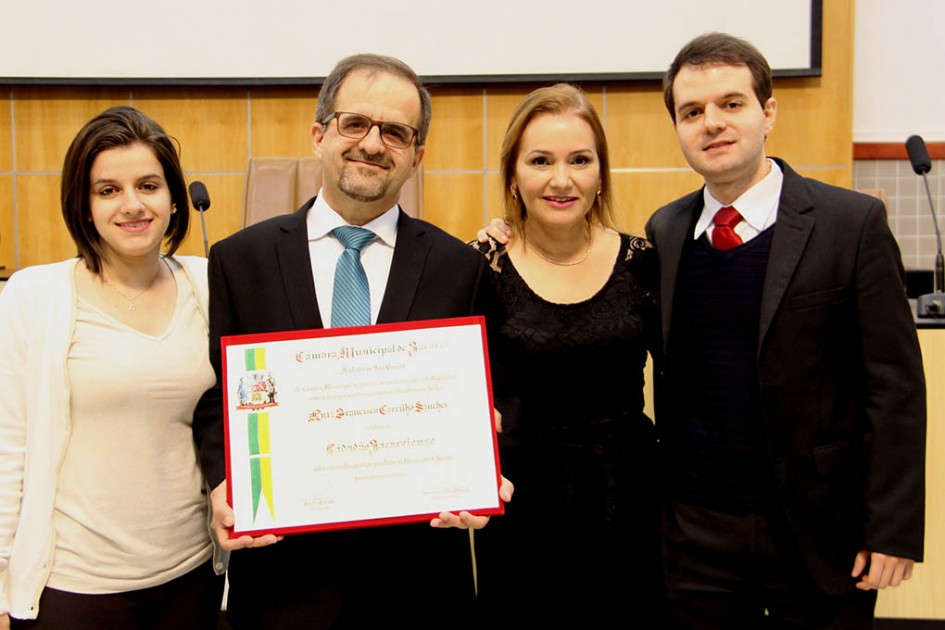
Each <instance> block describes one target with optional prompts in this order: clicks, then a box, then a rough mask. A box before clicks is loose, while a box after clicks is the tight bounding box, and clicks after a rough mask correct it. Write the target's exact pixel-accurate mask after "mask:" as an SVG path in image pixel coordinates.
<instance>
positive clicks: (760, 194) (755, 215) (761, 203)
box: [693, 158, 784, 239]
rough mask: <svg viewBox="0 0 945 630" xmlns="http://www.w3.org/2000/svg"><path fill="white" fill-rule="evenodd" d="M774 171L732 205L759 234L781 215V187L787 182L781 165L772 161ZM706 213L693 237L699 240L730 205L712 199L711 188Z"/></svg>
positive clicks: (706, 197)
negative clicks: (717, 213)
mask: <svg viewBox="0 0 945 630" xmlns="http://www.w3.org/2000/svg"><path fill="white" fill-rule="evenodd" d="M768 164H770V165H771V170H769V171H768V174H767V175H765V176H764V178H763V179H762V180H761V181H760V182H758V183H757V184H755V185H754V186H752V187H751V188H749V189H748V190H746V191H745V192H743V193H742V194H741V196H739V197H738V199H736V200H735V201H733V202H732V203H731V204H728V205H731V206H733V207H734V208H736V209H737V210H738V213H739V214H740V215H742V219H744V220H745V222H747V223H748V225H750V226H751V227H752V228H753V229H754V230H755V231H756V232H763V231H764V230H766V229H767V228H769V227H770V226H772V225H774V222H775V220H776V219H777V214H778V202H779V200H780V199H781V184H782V183H783V182H784V173H783V172H782V171H781V167H780V166H778V163H777V162H775V161H774V160H772V159H770V158H769V159H768ZM702 203H703V208H702V214H701V215H700V216H699V220H698V221H697V222H696V229H695V232H694V234H693V237H694V238H696V239H698V238H699V237H701V236H702V234H703V233H704V232H705V231H706V230H707V229H708V228H709V226H710V225H712V217H714V216H715V213H716V212H718V211H719V208H721V207H722V206H724V205H726V204H723V203H722V202H721V201H719V200H718V199H716V198H715V197H713V196H712V194H711V193H710V192H709V187H708V186H706V187H704V188H703V189H702Z"/></svg>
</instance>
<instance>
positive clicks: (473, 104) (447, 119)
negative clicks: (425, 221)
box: [423, 86, 484, 212]
mask: <svg viewBox="0 0 945 630" xmlns="http://www.w3.org/2000/svg"><path fill="white" fill-rule="evenodd" d="M430 95H431V97H432V101H433V119H432V121H431V123H430V133H429V135H428V136H427V141H426V154H425V155H424V158H423V166H424V177H426V175H427V172H429V171H441V170H449V171H457V170H479V171H481V170H482V168H483V164H484V153H483V92H482V90H481V89H476V88H474V87H469V88H448V87H436V86H434V87H433V88H431V89H430ZM480 196H481V195H480ZM425 211H426V208H424V212H425Z"/></svg>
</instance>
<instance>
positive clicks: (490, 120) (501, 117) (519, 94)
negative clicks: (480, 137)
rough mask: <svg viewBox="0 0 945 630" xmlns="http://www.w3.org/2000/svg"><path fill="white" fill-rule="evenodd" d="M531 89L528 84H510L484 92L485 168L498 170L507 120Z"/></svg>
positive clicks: (507, 124)
mask: <svg viewBox="0 0 945 630" xmlns="http://www.w3.org/2000/svg"><path fill="white" fill-rule="evenodd" d="M530 91H531V90H530V89H529V86H510V87H496V88H491V87H490V88H489V89H488V91H487V93H486V111H485V116H484V120H485V127H486V129H485V146H484V147H483V150H484V151H485V154H486V168H487V169H488V170H489V171H498V170H499V157H500V155H499V154H500V152H501V151H502V140H503V139H504V138H505V130H506V128H508V126H509V120H511V118H512V114H513V113H514V112H515V108H516V107H518V104H519V103H520V102H521V101H522V99H523V98H525V95H526V94H528V93H529V92H530Z"/></svg>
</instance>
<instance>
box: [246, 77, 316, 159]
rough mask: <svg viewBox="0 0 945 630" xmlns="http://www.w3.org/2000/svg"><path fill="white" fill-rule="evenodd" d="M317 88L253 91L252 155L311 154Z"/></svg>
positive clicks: (251, 116)
mask: <svg viewBox="0 0 945 630" xmlns="http://www.w3.org/2000/svg"><path fill="white" fill-rule="evenodd" d="M317 94H318V89H317V88H316V87H313V86H304V87H287V88H253V89H252V91H251V92H250V101H249V108H250V115H249V121H250V155H251V156H252V157H257V156H261V157H309V156H311V155H312V135H311V129H312V123H313V122H315V106H316V104H317V98H316V97H317Z"/></svg>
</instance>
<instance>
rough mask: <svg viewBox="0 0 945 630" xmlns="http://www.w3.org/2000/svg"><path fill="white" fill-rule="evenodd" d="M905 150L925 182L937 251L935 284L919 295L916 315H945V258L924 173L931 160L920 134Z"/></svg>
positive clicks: (910, 141)
mask: <svg viewBox="0 0 945 630" xmlns="http://www.w3.org/2000/svg"><path fill="white" fill-rule="evenodd" d="M906 152H907V153H908V154H909V161H910V162H911V163H912V170H913V171H915V174H916V175H921V176H922V180H923V181H924V182H925V192H926V194H927V195H928V197H929V209H930V210H931V211H932V225H933V226H935V242H936V244H937V245H938V253H937V254H936V255H935V286H934V287H933V292H932V293H927V294H925V295H920V296H919V301H918V303H917V304H916V315H917V316H919V317H945V259H943V258H942V234H941V232H939V230H938V218H937V216H936V214H935V204H933V203H932V190H931V189H930V188H929V178H928V177H926V173H928V172H929V171H931V170H932V160H931V159H929V152H928V150H927V149H926V147H925V140H923V139H922V138H921V137H920V136H915V135H913V136H909V138H908V139H907V140H906Z"/></svg>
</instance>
